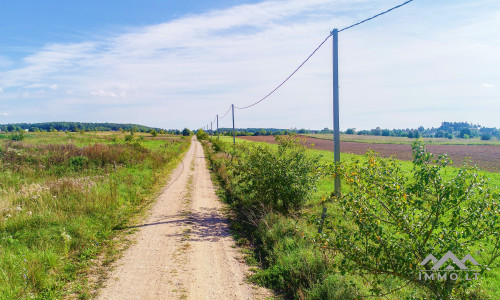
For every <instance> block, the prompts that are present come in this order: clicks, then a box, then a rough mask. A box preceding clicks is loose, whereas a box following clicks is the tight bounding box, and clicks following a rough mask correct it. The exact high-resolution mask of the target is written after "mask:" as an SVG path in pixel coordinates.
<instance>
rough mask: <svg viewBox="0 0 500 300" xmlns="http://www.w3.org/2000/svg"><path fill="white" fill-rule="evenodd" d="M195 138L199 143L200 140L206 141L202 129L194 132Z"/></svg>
mask: <svg viewBox="0 0 500 300" xmlns="http://www.w3.org/2000/svg"><path fill="white" fill-rule="evenodd" d="M196 138H197V139H198V140H200V141H201V140H208V133H206V132H205V131H203V129H198V131H196Z"/></svg>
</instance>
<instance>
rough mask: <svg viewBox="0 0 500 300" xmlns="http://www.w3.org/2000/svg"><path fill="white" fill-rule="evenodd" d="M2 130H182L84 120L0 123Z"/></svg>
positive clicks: (171, 131) (178, 131) (172, 131)
mask: <svg viewBox="0 0 500 300" xmlns="http://www.w3.org/2000/svg"><path fill="white" fill-rule="evenodd" d="M0 130H1V131H6V132H16V131H20V130H28V131H30V132H38V131H46V132H48V131H71V132H78V131H135V132H150V131H151V130H156V131H158V132H160V131H165V132H167V131H168V132H169V133H177V134H181V131H180V130H176V129H171V130H163V129H161V128H155V127H148V126H144V125H138V124H120V123H83V122H45V123H16V124H0Z"/></svg>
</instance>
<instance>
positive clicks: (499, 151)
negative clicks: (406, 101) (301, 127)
mask: <svg viewBox="0 0 500 300" xmlns="http://www.w3.org/2000/svg"><path fill="white" fill-rule="evenodd" d="M239 138H241V139H245V140H249V141H256V142H267V143H272V144H275V143H276V142H275V139H274V136H242V137H239ZM302 138H305V139H306V144H307V145H311V144H314V149H318V150H328V151H333V141H329V140H323V139H316V138H312V137H305V136H302ZM426 148H427V149H428V150H429V151H430V152H432V153H434V154H444V153H447V154H448V155H449V157H450V158H451V160H452V161H453V165H454V166H459V165H461V164H462V162H463V161H464V159H465V158H466V157H468V158H470V160H471V161H472V162H473V163H474V164H477V166H478V167H479V168H480V169H481V170H484V171H490V172H500V146H499V145H426ZM368 150H373V151H375V152H378V153H380V155H381V156H382V157H390V156H392V155H394V156H395V157H397V158H398V159H401V160H411V159H412V157H411V146H410V145H398V144H369V143H356V142H342V143H341V144H340V151H341V152H344V153H353V154H361V155H362V154H365V153H366V152H367V151H368Z"/></svg>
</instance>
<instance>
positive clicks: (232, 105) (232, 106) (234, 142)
mask: <svg viewBox="0 0 500 300" xmlns="http://www.w3.org/2000/svg"><path fill="white" fill-rule="evenodd" d="M231 109H232V110H233V145H235V144H236V138H235V135H234V104H231Z"/></svg>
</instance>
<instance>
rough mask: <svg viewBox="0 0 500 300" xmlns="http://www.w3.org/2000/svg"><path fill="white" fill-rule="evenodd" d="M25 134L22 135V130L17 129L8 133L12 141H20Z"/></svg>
mask: <svg viewBox="0 0 500 300" xmlns="http://www.w3.org/2000/svg"><path fill="white" fill-rule="evenodd" d="M24 138H25V136H24V131H19V132H17V133H12V134H11V135H10V139H11V140H12V141H22V140H24Z"/></svg>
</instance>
